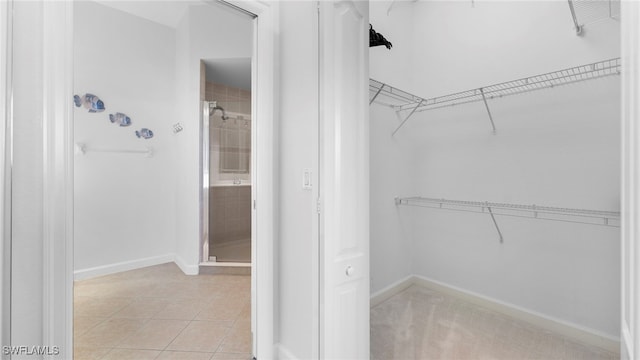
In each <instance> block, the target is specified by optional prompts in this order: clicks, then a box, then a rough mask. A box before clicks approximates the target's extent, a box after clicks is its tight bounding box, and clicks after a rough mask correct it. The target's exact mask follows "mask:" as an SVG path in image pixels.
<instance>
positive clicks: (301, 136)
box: [277, 1, 318, 359]
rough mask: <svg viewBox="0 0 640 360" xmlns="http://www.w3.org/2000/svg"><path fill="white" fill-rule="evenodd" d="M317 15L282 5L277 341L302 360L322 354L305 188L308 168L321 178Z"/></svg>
mask: <svg viewBox="0 0 640 360" xmlns="http://www.w3.org/2000/svg"><path fill="white" fill-rule="evenodd" d="M317 16H318V13H317V7H316V4H315V2H312V1H308V2H307V1H300V2H295V1H287V2H282V3H281V4H280V38H279V41H280V46H279V48H280V52H279V53H280V69H282V71H281V72H280V79H279V82H280V92H281V97H280V129H279V134H280V135H279V145H280V156H279V159H280V160H279V161H280V176H279V178H280V194H279V204H280V214H279V219H280V222H279V228H280V235H279V244H278V247H279V253H278V260H279V261H278V264H279V271H278V273H277V277H278V279H277V281H278V283H279V292H278V298H279V315H280V316H279V319H278V320H279V321H278V322H279V325H280V334H279V338H278V339H279V343H280V345H281V346H283V347H284V348H286V349H287V350H288V351H289V352H290V353H291V354H293V356H295V357H296V358H298V359H311V358H313V357H314V356H317V354H315V353H314V352H313V351H314V350H313V342H314V339H313V334H314V333H317V332H316V330H315V329H314V328H313V326H314V318H315V317H317V314H318V309H317V308H314V306H313V304H314V303H315V300H314V298H313V296H314V293H315V294H316V295H317V289H313V285H314V283H313V281H312V279H313V276H317V274H316V273H315V272H314V270H313V267H314V264H315V265H316V266H317V259H313V258H312V254H313V247H314V243H313V240H314V239H316V241H317V233H315V234H314V232H313V231H314V226H313V219H314V216H316V217H317V213H316V212H315V207H314V206H315V200H314V196H313V195H314V192H313V191H310V190H303V189H302V169H303V168H311V169H313V172H314V175H317V156H318V152H317V136H318V131H317V130H318V105H317V104H318V81H317V79H318V60H317V59H318V43H317V33H318V20H317ZM302 79H304V81H302ZM314 182H315V181H314ZM316 185H317V184H316ZM314 186H315V185H314ZM316 246H317V244H316ZM316 326H317V324H316ZM316 341H317V340H316ZM316 351H317V349H316Z"/></svg>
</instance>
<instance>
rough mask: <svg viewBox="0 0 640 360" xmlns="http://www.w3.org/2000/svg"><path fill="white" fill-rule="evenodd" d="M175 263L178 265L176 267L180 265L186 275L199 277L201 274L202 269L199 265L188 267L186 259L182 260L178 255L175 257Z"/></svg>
mask: <svg viewBox="0 0 640 360" xmlns="http://www.w3.org/2000/svg"><path fill="white" fill-rule="evenodd" d="M173 261H174V262H175V263H176V265H178V267H179V268H180V270H182V272H183V273H184V274H185V275H198V273H199V272H200V267H199V266H198V264H196V265H188V264H187V263H186V262H185V261H184V259H182V258H181V257H180V256H178V255H174V258H173Z"/></svg>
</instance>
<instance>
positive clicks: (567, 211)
mask: <svg viewBox="0 0 640 360" xmlns="http://www.w3.org/2000/svg"><path fill="white" fill-rule="evenodd" d="M395 202H396V205H405V206H419V207H427V208H434V209H443V210H454V211H466V212H476V213H487V214H490V215H492V217H493V215H501V216H513V217H522V218H532V219H541V220H553V221H562V222H571V223H580V224H589V225H601V226H610V227H620V212H619V211H604V210H588V209H573V208H561V207H551V206H539V205H521V204H507V203H493V202H481V201H463V200H447V199H436V198H427V197H402V198H400V197H397V198H395Z"/></svg>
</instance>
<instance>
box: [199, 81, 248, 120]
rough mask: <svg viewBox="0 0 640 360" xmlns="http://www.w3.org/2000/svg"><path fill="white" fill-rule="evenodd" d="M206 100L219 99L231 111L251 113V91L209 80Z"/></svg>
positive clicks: (221, 104)
mask: <svg viewBox="0 0 640 360" xmlns="http://www.w3.org/2000/svg"><path fill="white" fill-rule="evenodd" d="M205 100H207V101H217V102H218V105H220V106H222V107H223V108H224V109H225V110H226V111H229V112H234V113H240V114H247V115H251V91H247V90H242V89H239V88H234V87H231V86H226V85H223V84H217V83H213V82H209V81H207V82H206V90H205Z"/></svg>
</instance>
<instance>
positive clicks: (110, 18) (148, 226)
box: [73, 1, 256, 357]
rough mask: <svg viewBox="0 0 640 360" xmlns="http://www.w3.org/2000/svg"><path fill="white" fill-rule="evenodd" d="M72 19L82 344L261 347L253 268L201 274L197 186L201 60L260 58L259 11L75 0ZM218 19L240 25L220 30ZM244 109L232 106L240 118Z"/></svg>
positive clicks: (105, 349)
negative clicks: (257, 38) (231, 275)
mask: <svg viewBox="0 0 640 360" xmlns="http://www.w3.org/2000/svg"><path fill="white" fill-rule="evenodd" d="M129 5H131V6H129ZM158 14H160V16H158ZM73 19H74V68H73V75H74V76H73V78H74V84H73V91H74V95H75V96H74V101H75V105H74V108H73V112H74V114H73V115H74V122H75V123H74V131H75V134H74V142H75V144H74V145H75V149H76V152H75V156H74V168H75V174H74V178H75V186H74V195H75V196H74V199H75V204H74V213H75V215H76V218H75V226H74V237H75V240H74V248H75V255H74V260H75V269H74V273H75V277H76V280H77V282H76V286H75V299H74V300H75V304H74V305H75V309H74V315H75V316H74V323H75V329H74V333H75V334H74V337H75V344H76V347H75V348H76V349H77V350H79V351H76V355H77V356H78V357H81V356H82V355H81V354H83V353H84V354H86V355H89V356H93V355H96V353H95V351H99V354H101V355H107V356H112V357H121V356H124V355H123V354H125V352H126V353H133V352H136V355H135V356H139V355H140V356H141V355H143V354H142V353H140V351H146V352H149V351H151V352H154V354H155V352H159V351H160V352H167V353H174V352H180V351H195V352H203V353H206V354H210V355H211V354H212V353H213V352H227V353H241V354H243V356H244V355H247V356H248V355H253V354H255V350H254V346H252V343H254V344H255V341H253V339H252V333H254V334H255V333H256V332H255V331H252V328H253V327H254V326H255V320H254V321H252V318H253V319H255V316H256V315H255V311H253V310H252V308H255V305H254V306H252V301H255V298H256V295H255V291H252V286H251V284H252V281H251V278H250V276H244V277H235V278H233V279H232V278H228V277H224V276H213V275H212V274H207V271H202V272H200V268H199V267H200V254H199V250H200V243H199V241H200V237H199V236H198V227H199V224H200V222H199V221H198V216H197V215H196V214H198V211H199V209H200V205H201V204H200V198H199V197H198V196H194V195H195V194H198V186H199V185H200V179H201V177H200V173H199V169H200V168H199V162H200V154H201V153H200V152H199V148H200V146H201V145H200V144H199V142H198V139H199V138H200V137H201V136H203V135H202V129H201V127H200V107H199V106H198V105H196V104H197V103H198V102H196V100H200V98H199V97H200V94H199V92H198V90H197V81H198V80H197V79H198V77H199V72H198V71H199V68H198V67H197V64H198V63H199V62H200V59H202V58H215V57H218V56H219V57H225V58H228V57H229V56H237V57H247V59H249V60H248V61H245V63H246V64H248V67H249V69H250V68H251V66H252V62H251V57H252V56H253V53H254V51H255V41H254V38H255V21H254V16H249V15H247V14H246V13H244V12H241V11H238V9H237V8H235V7H229V6H227V5H226V4H225V3H219V2H189V3H184V2H179V1H176V2H164V3H162V4H159V3H154V4H141V5H140V6H133V5H132V3H128V2H118V3H113V4H112V3H107V4H104V3H101V2H79V3H74V6H73ZM113 23H118V24H119V26H118V27H117V28H118V29H117V30H114V29H113V28H111V26H110V25H109V24H113ZM222 29H225V30H227V31H229V34H230V35H229V36H227V37H224V38H222V37H218V39H217V41H215V42H212V41H211V39H212V37H213V36H214V35H216V34H219V33H220V31H221V30H222ZM141 43H142V44H145V45H144V47H143V48H142V49H141V47H140V44H141ZM96 44H100V45H96ZM113 54H126V56H113ZM194 65H195V66H194ZM96 68H100V69H101V71H100V72H99V73H96V72H95V71H94V70H95V69H96ZM249 78H251V72H249ZM250 94H251V93H248V95H247V96H245V100H248V102H249V103H250V102H251V95H250ZM245 95H246V94H245ZM224 100H225V101H228V100H229V99H224ZM221 105H224V106H225V107H226V108H227V109H226V110H234V109H233V106H231V104H225V103H221ZM239 114H240V111H235V112H233V113H232V112H229V113H228V115H229V116H234V117H235V118H234V121H238V120H240V121H239V123H242V125H244V123H245V122H243V121H242V120H243V119H238V116H240V115H239ZM250 114H251V112H250V108H249V116H248V121H250V120H251V118H250ZM216 116H219V114H216ZM226 117H227V115H225V118H226ZM227 120H229V119H227ZM246 124H247V125H249V123H248V122H246ZM237 133H239V132H237ZM243 135H246V134H245V133H243ZM195 159H197V160H195ZM229 163H230V161H229ZM245 167H246V166H245ZM125 214H129V215H125ZM193 215H196V216H193ZM249 221H251V216H250V215H249ZM249 228H250V225H249ZM248 236H249V238H250V235H248ZM199 272H200V275H198V273H199ZM203 273H204V274H203ZM193 275H198V276H193ZM247 275H248V274H247ZM167 281H168V282H167ZM163 289H164V290H163ZM165 290H168V291H165ZM225 294H227V295H229V294H235V297H236V301H235V302H233V301H231V300H230V299H226V300H225V299H224V297H225V296H226V295H225ZM218 295H220V296H218ZM237 299H243V300H242V301H237ZM168 317H169V318H168ZM217 321H226V322H233V324H234V325H233V326H230V327H229V326H227V327H226V328H225V327H224V326H218V325H220V324H218V325H216V322H217ZM230 324H231V323H228V324H227V325H230ZM236 325H238V326H236ZM116 329H119V330H116ZM159 332H162V334H160V333H159ZM202 334H211V337H210V338H208V339H207V341H204V342H203V343H201V344H196V346H195V347H193V346H191V345H188V344H191V343H193V341H195V340H194V339H195V338H198V336H199V337H200V338H201V337H202ZM151 337H153V338H155V340H153V342H147V340H144V339H147V338H151ZM181 338H182V339H183V340H180V339H181ZM232 338H235V340H234V339H232ZM247 339H248V340H247ZM169 340H171V341H169ZM236 340H237V341H236ZM225 343H226V345H228V346H227V347H226V350H224V349H225ZM192 345H193V344H192ZM87 351H90V353H89V354H87ZM109 354H111V355H109ZM149 354H151V353H149ZM167 356H169V355H167ZM176 356H177V355H176Z"/></svg>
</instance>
